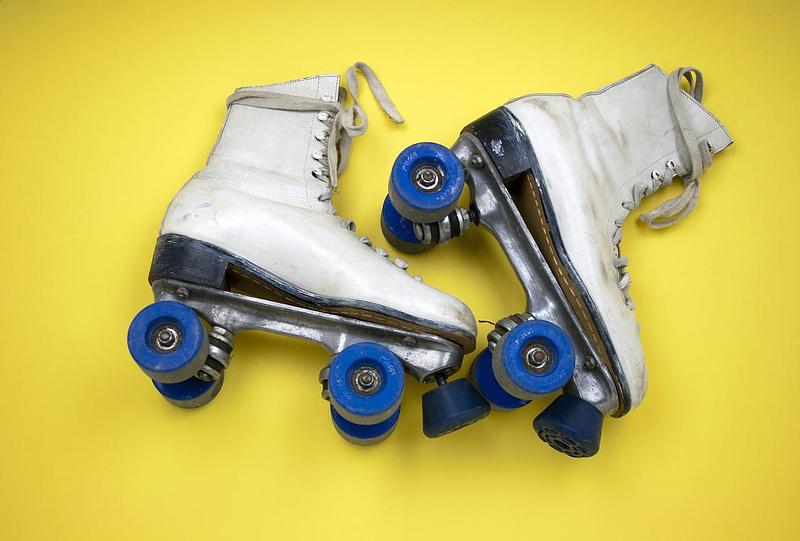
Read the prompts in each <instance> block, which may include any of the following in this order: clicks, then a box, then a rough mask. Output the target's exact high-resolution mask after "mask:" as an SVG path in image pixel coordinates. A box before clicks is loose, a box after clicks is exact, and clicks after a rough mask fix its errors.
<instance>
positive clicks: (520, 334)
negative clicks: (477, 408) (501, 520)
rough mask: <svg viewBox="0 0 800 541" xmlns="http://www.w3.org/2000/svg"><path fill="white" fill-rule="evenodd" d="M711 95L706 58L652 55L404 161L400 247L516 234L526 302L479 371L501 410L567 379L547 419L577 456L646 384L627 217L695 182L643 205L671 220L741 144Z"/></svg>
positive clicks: (551, 433)
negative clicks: (596, 83) (667, 65)
mask: <svg viewBox="0 0 800 541" xmlns="http://www.w3.org/2000/svg"><path fill="white" fill-rule="evenodd" d="M682 79H685V81H684V82H685V83H688V91H684V90H683V89H682V88H681V86H680V85H681V82H682V81H681V80H682ZM702 97H703V78H702V75H701V73H700V72H699V71H698V70H696V69H694V68H681V69H678V70H676V71H674V72H673V73H672V74H671V75H669V76H667V75H666V73H664V72H663V71H662V70H661V69H659V68H658V67H656V66H649V67H647V68H645V69H643V70H641V71H639V72H638V73H635V74H633V75H631V76H629V77H627V78H625V79H623V80H621V81H618V82H616V83H613V84H611V85H609V86H607V87H605V88H603V89H601V90H598V91H596V92H591V93H588V94H585V95H583V96H582V97H580V98H579V99H577V100H576V99H573V98H571V97H570V96H567V95H564V94H531V95H528V96H524V97H521V98H518V99H516V100H513V101H511V102H509V103H507V104H505V105H504V106H503V107H500V108H499V109H496V110H494V111H492V112H491V113H489V114H488V115H486V116H484V117H482V118H480V119H478V120H477V121H475V122H473V123H472V124H469V125H468V126H467V127H465V128H464V129H463V130H462V132H461V136H460V137H459V138H458V140H457V141H456V143H455V144H454V145H453V146H452V148H451V149H447V148H445V147H443V146H441V145H438V144H435V143H419V144H415V145H412V146H410V147H408V148H407V149H405V150H404V151H403V152H402V153H401V154H400V155H399V156H398V158H397V160H396V161H395V164H394V166H393V168H392V172H391V177H390V181H389V195H388V196H387V198H386V200H385V201H384V205H383V210H382V217H381V218H382V220H381V223H382V228H383V232H384V235H385V236H386V238H387V239H388V240H389V241H390V242H391V244H392V245H394V246H396V247H397V248H399V249H401V250H404V251H406V252H419V251H421V250H424V249H426V248H428V247H430V246H432V245H434V244H441V243H444V242H447V241H448V240H450V239H451V238H454V237H458V236H459V235H462V234H464V232H465V231H467V229H468V228H469V227H471V226H475V225H478V226H482V227H484V228H486V229H487V230H488V231H489V232H490V233H491V234H492V235H493V236H494V238H495V239H496V240H497V242H498V243H499V244H500V246H501V247H502V249H503V251H504V252H505V255H506V256H507V258H508V260H509V262H510V263H511V265H512V266H513V268H514V270H515V272H516V274H517V276H518V278H519V281H520V282H521V284H522V287H523V289H524V291H525V296H526V299H525V308H524V311H522V312H520V313H515V314H513V315H509V316H508V317H505V318H503V319H501V320H500V321H498V322H497V323H496V326H495V329H494V330H492V331H491V332H490V333H489V336H488V347H487V348H486V349H485V350H484V351H483V352H481V353H480V354H479V355H478V356H477V357H476V359H475V360H474V362H473V364H472V367H471V370H470V379H471V380H472V382H473V383H474V384H475V386H476V387H477V388H478V389H479V391H480V392H481V394H482V395H483V396H484V397H485V398H486V399H487V400H488V401H489V402H490V403H491V404H492V407H493V408H494V409H497V410H509V409H515V408H520V407H523V406H525V405H526V404H527V403H528V402H530V401H531V400H534V399H536V398H538V397H542V396H545V395H550V394H552V393H554V392H557V391H561V392H562V394H560V395H559V396H558V397H557V398H555V400H553V401H552V402H551V404H550V405H549V406H547V408H546V409H545V410H544V411H543V412H542V413H541V414H540V415H539V416H538V417H536V419H535V420H534V422H533V427H534V429H535V430H536V432H537V434H538V435H539V437H540V438H541V439H542V440H544V441H545V442H546V443H548V444H549V445H550V446H551V447H553V448H554V449H556V450H558V451H560V452H563V453H566V454H567V455H570V456H573V457H587V456H591V455H593V454H595V453H596V452H597V451H598V449H599V446H600V434H601V428H602V423H603V419H604V417H605V416H606V415H611V416H614V417H621V416H623V415H625V414H626V413H628V412H629V411H631V410H632V409H633V408H635V407H636V406H637V405H638V404H639V403H640V402H641V401H642V398H643V397H644V394H645V390H646V387H647V372H646V368H645V361H644V355H643V352H642V344H641V341H640V338H639V328H638V324H637V322H636V319H635V316H634V312H633V308H634V305H633V301H632V300H631V299H630V297H629V295H628V289H629V287H630V283H631V280H630V276H629V275H628V273H627V272H625V267H626V265H627V261H628V260H627V258H625V257H623V256H622V255H621V254H620V248H619V244H620V240H621V234H622V224H623V222H624V220H625V218H626V216H627V215H628V213H629V212H630V211H631V210H633V209H634V208H636V207H637V206H638V205H639V203H640V201H641V200H642V199H643V198H645V197H647V196H648V195H650V194H652V193H653V192H655V191H657V190H658V189H659V188H661V187H662V186H665V185H667V184H669V183H671V182H672V181H673V179H675V178H676V177H678V178H681V179H682V181H683V184H684V191H683V193H682V194H681V195H680V196H678V197H675V198H673V199H670V200H668V201H666V202H665V203H664V204H662V205H661V206H660V207H658V208H657V209H656V210H654V211H652V212H650V213H647V214H645V215H642V216H641V217H640V218H641V219H642V220H643V221H644V222H645V223H647V224H648V225H649V226H650V227H653V228H663V227H667V226H669V225H672V224H674V223H675V222H677V221H678V220H680V219H682V218H684V217H685V216H686V215H687V214H688V213H689V212H691V210H692V209H693V208H694V206H695V204H696V203H697V198H698V195H699V187H700V184H699V181H700V175H701V174H702V173H703V171H705V169H707V168H708V167H709V166H710V165H711V161H712V157H713V156H714V155H715V154H716V153H718V152H720V151H721V150H722V149H724V148H726V147H727V146H728V145H730V144H731V143H732V140H731V137H730V136H729V134H728V132H727V131H726V130H725V128H724V127H723V126H722V124H721V123H720V122H719V121H718V120H717V119H716V118H715V117H714V116H713V115H712V114H711V113H710V112H708V111H707V110H706V109H705V108H704V107H703V106H702V105H701V101H702ZM465 184H466V185H467V186H469V192H470V203H469V207H468V208H460V207H458V206H457V202H458V200H459V196H460V195H461V193H462V190H463V187H464V185H465Z"/></svg>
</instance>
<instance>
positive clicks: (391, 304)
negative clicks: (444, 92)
mask: <svg viewBox="0 0 800 541" xmlns="http://www.w3.org/2000/svg"><path fill="white" fill-rule="evenodd" d="M357 71H360V72H361V73H362V74H363V75H364V76H365V78H366V80H367V82H368V83H369V86H370V88H371V89H372V91H373V94H374V95H375V96H376V99H377V100H378V102H379V103H380V105H381V106H382V107H383V109H384V111H386V113H387V114H388V115H389V116H390V118H391V119H392V120H394V121H395V122H397V123H400V122H402V121H403V119H402V117H401V116H400V114H399V113H398V112H397V109H396V108H395V106H394V104H393V103H392V101H391V100H390V99H389V97H388V95H387V94H386V91H385V90H384V88H383V86H382V85H381V83H380V81H379V80H378V78H377V77H376V76H375V74H374V72H373V71H372V70H371V69H370V68H369V67H368V66H367V65H365V64H363V63H358V64H356V65H354V66H353V67H351V68H350V69H349V70H348V72H347V83H348V88H349V89H350V91H351V93H352V96H353V100H354V104H353V106H352V107H349V108H346V107H345V106H344V105H343V102H344V99H345V95H346V92H345V91H344V90H343V89H340V87H339V76H338V75H320V76H316V77H308V78H305V79H298V80H295V81H290V82H286V83H278V84H272V85H267V86H257V87H244V88H240V89H238V90H236V92H234V94H233V95H232V96H231V97H230V98H229V99H228V114H227V116H226V118H225V122H224V124H223V126H222V130H221V132H220V134H219V138H218V139H217V142H216V144H215V145H214V148H213V149H212V151H211V154H210V156H209V159H208V162H207V164H206V167H205V168H204V169H203V170H202V171H200V172H198V173H197V174H195V175H194V176H193V177H192V178H191V180H189V182H187V183H186V184H185V185H184V186H183V188H182V189H181V190H180V191H179V192H178V194H177V195H176V196H175V198H174V199H173V201H172V203H171V204H170V206H169V208H168V209H167V213H166V215H165V217H164V221H163V224H162V227H161V234H160V236H159V239H158V242H157V246H156V250H155V255H154V258H153V264H152V267H151V272H150V282H151V284H152V286H153V289H154V292H155V296H156V299H157V300H158V301H159V302H157V303H155V304H154V305H151V306H150V307H148V308H146V309H145V310H144V311H143V312H142V313H140V315H139V316H137V318H136V319H135V320H134V323H133V324H132V326H131V334H130V335H129V346H130V349H131V353H132V354H133V356H134V358H135V359H136V361H137V362H138V363H139V365H140V366H141V367H142V368H143V370H144V371H145V372H146V373H147V374H148V375H149V376H150V377H151V378H152V379H153V380H154V381H155V382H156V387H157V388H158V390H159V391H160V392H161V393H162V394H163V395H164V396H165V397H167V399H169V400H170V401H172V402H173V403H175V404H176V405H179V406H183V407H196V406H198V405H202V404H205V403H206V402H208V401H209V400H210V399H211V398H213V396H214V395H215V394H216V392H217V390H218V389H219V386H220V385H221V383H222V376H223V374H224V369H225V368H227V366H228V359H229V354H230V350H231V349H232V341H231V339H232V336H233V334H234V333H236V332H237V331H239V330H242V329H261V330H266V331H270V332H277V333H281V334H288V335H292V336H298V337H301V338H305V339H309V340H313V341H316V342H319V343H321V344H322V345H323V346H325V347H326V348H327V349H328V350H329V351H330V352H331V354H333V355H334V358H333V362H332V363H331V365H330V369H328V368H326V369H325V370H323V373H322V374H321V382H322V383H323V387H324V390H323V396H324V397H325V398H327V399H329V400H330V402H331V406H332V408H331V414H332V416H333V419H334V424H335V426H336V428H337V430H339V432H340V433H342V435H344V436H345V437H347V438H348V439H350V440H351V441H355V442H357V443H373V442H375V441H380V440H381V439H383V438H385V437H386V436H388V435H389V433H391V430H392V429H393V428H394V426H395V424H396V422H397V415H398V414H399V407H400V398H401V396H402V389H403V377H402V373H403V369H405V370H406V371H408V372H409V373H411V374H412V375H413V376H415V377H416V378H417V379H419V380H420V381H437V382H438V383H439V384H440V387H438V388H436V389H434V390H433V391H430V392H429V393H427V394H426V395H424V397H423V405H424V409H425V411H424V413H425V419H424V421H425V431H426V433H428V434H429V435H431V436H438V435H440V434H442V433H445V432H448V431H450V430H454V429H456V428H459V427H461V426H464V425H465V424H468V423H469V422H473V421H475V420H477V419H479V418H481V417H483V416H485V415H486V414H487V413H488V404H486V403H485V401H483V400H482V399H481V398H480V396H479V395H478V394H477V392H475V391H474V389H473V388H472V387H471V386H470V385H469V382H468V381H466V380H462V381H454V382H451V383H447V382H446V380H445V378H446V377H447V376H449V375H450V374H452V373H453V372H455V371H456V370H458V368H459V367H460V365H461V360H462V357H463V353H464V351H467V352H468V351H471V350H473V349H474V347H475V346H474V344H475V320H474V318H473V315H472V313H471V312H470V310H469V309H468V308H467V307H466V306H465V305H464V304H463V303H461V302H460V301H458V300H457V299H455V298H453V297H451V296H449V295H447V294H445V293H443V292H441V291H439V290H437V289H434V288H432V287H429V286H427V285H425V284H423V283H422V282H421V281H420V280H418V279H415V278H412V277H411V276H410V275H409V274H408V273H407V272H406V267H407V264H406V263H405V262H403V261H402V260H400V259H395V260H394V261H392V260H391V259H390V258H389V257H388V254H387V252H386V251H385V250H383V249H380V248H378V249H373V248H372V245H371V243H370V241H369V239H368V238H367V237H361V238H359V237H358V236H357V235H356V234H355V226H354V224H353V222H352V221H349V220H345V219H342V218H340V217H338V216H337V215H336V209H335V208H334V207H333V204H332V201H331V196H332V194H333V192H334V191H335V188H336V185H337V179H338V176H339V175H340V174H341V173H342V171H343V170H344V168H345V167H346V165H347V160H348V156H349V153H350V147H351V142H352V138H353V137H356V136H359V135H362V134H363V133H364V132H365V131H366V129H367V117H366V115H365V114H364V111H363V110H362V109H361V107H360V105H359V102H358V80H357V74H356V72H357ZM417 278H418V277H417ZM187 306H188V307H190V308H191V309H193V311H194V314H192V310H187V309H186V307H187ZM153 307H155V308H153ZM196 314H199V315H200V316H201V317H202V318H203V319H204V320H205V321H206V322H207V324H208V325H209V326H210V327H211V331H210V332H209V333H208V336H207V337H206V336H205V335H206V333H205V332H203V331H202V327H201V326H200V325H199V323H198V322H199V319H198V318H197V315H196ZM193 333H194V334H196V335H197V336H198V337H197V338H196V339H195V342H196V343H191V341H190V340H188V338H187V337H191V336H194V334H193ZM365 344H367V345H368V347H367V346H365ZM448 397H449V398H450V399H451V400H449V401H448V400H444V399H446V398H448ZM453 397H455V398H458V399H459V400H460V401H459V400H457V401H456V402H458V405H457V406H454V405H452V404H451V402H452V398H453ZM443 400H444V402H442V401H443ZM443 404H444V405H443Z"/></svg>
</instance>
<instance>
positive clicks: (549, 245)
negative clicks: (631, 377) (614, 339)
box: [525, 173, 623, 396]
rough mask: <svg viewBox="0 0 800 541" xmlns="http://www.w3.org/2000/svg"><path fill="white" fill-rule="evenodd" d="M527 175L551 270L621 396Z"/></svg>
mask: <svg viewBox="0 0 800 541" xmlns="http://www.w3.org/2000/svg"><path fill="white" fill-rule="evenodd" d="M525 177H526V180H527V181H528V186H529V187H530V189H531V193H532V194H533V199H534V204H533V208H534V211H535V213H536V219H537V221H538V225H539V227H540V228H541V231H542V236H543V237H544V242H545V246H544V247H543V248H544V249H545V250H546V251H547V253H548V255H549V256H550V258H551V260H552V261H553V263H554V264H551V265H550V268H551V270H555V272H556V274H557V275H558V277H559V278H560V280H558V282H559V284H560V285H561V287H562V288H563V287H564V286H566V287H567V289H568V290H569V293H570V295H571V298H572V299H573V300H574V301H575V302H570V306H572V307H573V308H576V309H577V310H578V312H579V319H581V321H582V322H583V323H584V325H583V327H584V329H585V330H587V331H588V332H589V335H590V338H591V341H592V343H593V344H594V346H595V348H596V349H597V351H598V352H599V353H600V357H601V358H602V360H603V363H604V364H605V365H606V367H607V368H608V370H609V373H610V374H611V375H612V379H613V380H614V385H615V386H616V387H617V392H618V393H620V396H622V394H623V393H622V389H621V387H620V384H619V382H618V381H617V377H618V376H617V374H616V372H615V371H614V369H613V367H612V366H611V362H610V360H609V359H608V353H607V352H606V350H605V345H604V344H603V340H602V338H601V337H600V334H599V333H598V331H597V329H596V328H595V326H594V324H593V318H592V317H591V314H590V313H589V311H588V309H587V308H586V305H585V304H584V302H583V299H582V298H581V296H580V295H579V294H578V293H577V292H576V290H575V287H574V285H573V283H572V279H571V278H570V277H569V276H568V275H567V274H566V273H565V272H564V270H563V268H562V267H561V265H559V264H558V261H559V257H558V254H557V252H556V249H555V246H554V245H553V239H552V238H551V237H550V232H549V228H548V226H547V220H546V218H545V216H544V213H543V212H542V207H541V203H540V201H539V197H540V196H539V195H538V194H539V191H538V188H537V187H536V186H535V185H534V183H533V175H532V174H531V173H527V174H526V175H525ZM568 297H569V296H568ZM568 300H569V299H568ZM580 316H582V317H580Z"/></svg>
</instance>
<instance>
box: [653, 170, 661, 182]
mask: <svg viewBox="0 0 800 541" xmlns="http://www.w3.org/2000/svg"><path fill="white" fill-rule="evenodd" d="M650 178H652V179H653V180H655V181H656V182H658V181H660V180H661V179H662V178H663V177H662V175H661V173H660V172H659V171H653V172H652V173H650Z"/></svg>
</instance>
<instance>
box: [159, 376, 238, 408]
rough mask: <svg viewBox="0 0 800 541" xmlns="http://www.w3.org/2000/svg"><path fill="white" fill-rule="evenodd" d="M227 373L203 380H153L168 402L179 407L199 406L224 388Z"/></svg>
mask: <svg viewBox="0 0 800 541" xmlns="http://www.w3.org/2000/svg"><path fill="white" fill-rule="evenodd" d="M224 379H225V374H224V373H223V374H221V375H220V377H219V378H218V379H216V380H211V381H203V380H201V379H198V378H189V379H187V380H186V381H180V382H178V383H161V382H160V381H155V380H153V385H155V387H156V390H157V391H158V392H159V393H161V396H163V397H164V398H165V399H166V401H167V402H169V403H170V404H172V405H173V406H178V407H179V408H186V409H191V408H199V407H200V406H204V405H206V404H208V403H209V402H211V401H212V400H213V399H214V397H215V396H217V394H218V393H219V390H220V389H221V388H222V383H223V380H224Z"/></svg>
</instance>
